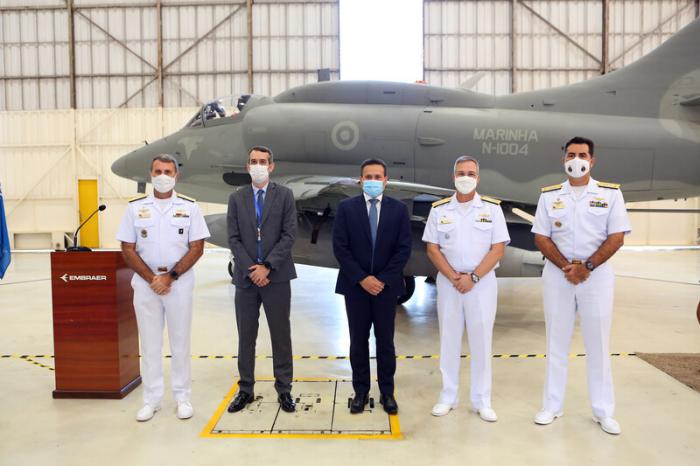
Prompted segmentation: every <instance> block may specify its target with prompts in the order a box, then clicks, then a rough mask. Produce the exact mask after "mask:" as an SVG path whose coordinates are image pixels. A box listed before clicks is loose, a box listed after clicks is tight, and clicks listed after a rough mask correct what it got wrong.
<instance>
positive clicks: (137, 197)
mask: <svg viewBox="0 0 700 466" xmlns="http://www.w3.org/2000/svg"><path fill="white" fill-rule="evenodd" d="M147 197H148V195H146V194H139V195H138V196H136V197H132V198H131V199H129V202H135V201H140V200H141V199H146V198H147Z"/></svg>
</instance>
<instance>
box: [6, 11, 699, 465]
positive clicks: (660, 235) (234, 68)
mask: <svg viewBox="0 0 700 466" xmlns="http://www.w3.org/2000/svg"><path fill="white" fill-rule="evenodd" d="M349 1H353V0H342V1H341V0H308V1H307V0H245V1H241V0H233V1H219V0H65V1H64V0H26V1H21V0H1V1H0V70H2V71H1V72H0V186H1V187H2V194H3V196H4V203H5V209H6V215H7V221H8V225H9V233H10V243H11V246H12V249H13V262H12V264H11V266H10V269H9V270H8V274H7V275H6V277H5V279H4V280H3V281H1V282H0V313H1V314H2V316H3V318H4V319H3V322H4V325H3V326H2V327H1V328H0V354H1V355H2V358H0V374H1V376H0V378H1V380H3V381H4V382H5V383H4V386H5V390H4V396H3V397H2V399H1V400H0V411H1V412H3V413H4V414H5V415H4V416H3V417H2V419H0V434H1V435H2V438H3V440H2V441H0V464H3V465H4V464H8V465H9V464H12V465H17V464H83V463H90V464H92V463H94V460H95V459H96V458H102V459H101V461H102V462H103V463H104V464H126V463H134V464H142V463H148V464H161V463H168V464H181V463H185V462H189V463H191V462H193V461H197V462H204V461H217V460H218V461H227V460H228V461H240V462H261V461H264V460H279V459H280V457H282V458H285V459H286V460H288V461H289V462H290V463H291V464H302V463H319V464H328V463H330V462H331V461H332V462H333V463H334V464H356V463H357V461H358V458H359V459H361V460H362V461H365V462H368V463H371V464H379V463H387V464H399V463H403V464H418V463H419V462H420V463H423V462H425V461H433V462H438V463H440V464H457V463H460V464H461V463H463V462H464V461H480V462H483V463H493V464H503V463H506V462H507V463H512V464H562V463H565V464H583V463H586V464H590V463H591V462H596V463H600V464H612V463H615V464H678V465H683V464H688V465H690V464H696V462H697V458H698V454H700V449H698V446H697V441H696V439H697V438H698V436H699V435H700V426H699V425H698V423H697V419H698V416H700V396H699V395H698V393H697V392H696V391H694V390H693V389H691V388H689V387H687V386H686V385H683V384H682V383H680V382H678V381H677V380H675V379H673V378H671V377H669V376H667V375H666V374H665V373H663V372H661V371H659V370H657V369H656V368H654V367H652V366H650V365H648V364H647V363H646V362H644V361H642V360H641V359H640V358H638V357H636V356H635V353H637V352H639V353H642V352H647V353H700V338H698V337H699V336H700V330H699V327H698V326H697V323H696V322H695V309H696V306H697V305H698V300H699V299H700V293H699V292H698V290H699V284H700V252H699V251H698V249H697V245H698V241H699V239H700V214H698V213H697V210H698V209H700V198H690V199H670V200H662V201H654V202H640V203H629V204H628V206H627V207H628V208H630V209H639V210H640V211H637V212H631V213H630V218H631V221H632V227H633V233H632V234H631V235H629V236H628V237H627V239H626V245H627V246H626V247H625V249H624V250H623V251H621V252H620V253H618V255H616V256H615V258H614V259H613V264H614V266H615V269H616V273H617V284H618V285H617V288H616V294H615V302H616V308H615V313H616V314H615V320H614V324H613V332H612V336H611V342H612V344H611V348H613V351H614V352H615V354H617V356H615V357H614V358H613V371H614V375H615V381H616V390H617V392H616V394H617V399H618V412H619V415H618V417H619V419H620V421H621V423H622V425H623V429H624V434H623V435H622V436H620V437H617V438H612V437H608V436H605V434H604V433H602V432H601V431H600V429H599V428H597V427H595V424H594V423H593V422H592V421H591V420H590V414H589V411H590V410H589V408H588V398H587V392H586V384H585V358H584V357H580V356H576V355H577V354H582V353H584V352H585V349H584V348H583V341H582V339H581V336H580V332H577V333H576V336H575V338H574V340H573V343H572V348H571V351H572V357H571V359H570V371H569V372H570V373H569V385H568V400H567V406H568V410H567V416H565V417H564V418H562V419H561V420H559V421H557V423H555V425H553V426H549V427H550V428H549V430H547V429H541V428H538V427H535V426H534V425H533V424H532V416H533V415H534V414H535V412H536V410H537V409H539V403H540V398H541V386H542V379H543V376H544V362H543V359H542V357H541V355H542V354H543V353H544V352H545V340H544V322H543V316H542V305H541V284H540V281H539V280H538V279H531V278H503V279H499V286H500V290H499V307H498V315H497V318H496V327H495V330H494V346H493V351H494V354H495V359H494V407H495V408H497V410H498V412H499V415H500V417H501V419H500V420H499V422H498V423H496V424H493V425H485V424H484V423H483V422H482V421H480V420H479V418H478V416H475V415H474V414H473V413H471V412H470V411H469V409H468V402H467V400H468V395H467V392H466V390H467V388H468V385H469V370H468V362H464V364H465V365H463V369H462V375H461V390H462V394H463V396H462V400H463V401H462V403H461V405H460V407H459V409H458V410H456V411H455V412H454V413H453V414H452V415H450V416H447V417H445V418H433V417H431V416H430V407H431V406H432V404H433V403H434V401H435V397H436V396H437V393H438V391H439V387H440V371H439V368H438V365H437V361H436V358H435V355H436V354H437V353H438V348H439V336H438V327H437V319H436V313H435V299H436V296H435V295H436V293H435V289H434V287H433V286H431V285H430V284H428V283H423V281H422V280H420V281H419V283H418V284H417V286H416V292H415V295H414V297H413V298H412V299H411V300H410V301H409V302H407V303H406V304H404V305H403V306H402V307H401V308H400V310H399V311H398V313H397V332H396V346H397V352H398V354H400V355H401V357H400V360H399V362H398V369H397V400H398V401H399V403H400V404H401V413H400V416H399V420H400V425H399V424H398V423H395V424H390V423H389V421H387V419H386V418H385V417H382V416H381V412H380V410H375V411H374V412H372V415H373V416H374V417H370V416H368V419H370V420H365V421H364V424H360V425H359V427H358V426H357V425H354V426H353V425H351V426H350V427H343V428H339V429H340V430H341V431H342V430H344V431H346V432H347V431H353V430H354V431H356V432H355V433H358V432H359V433H360V434H368V435H369V437H370V440H371V439H372V438H373V435H374V434H376V433H380V434H388V435H383V436H382V435H379V436H375V437H374V440H372V441H365V440H362V441H363V442H364V443H359V442H360V440H356V439H339V438H336V439H333V438H332V435H329V436H324V435H323V431H324V430H332V428H330V427H323V425H325V424H322V427H313V428H309V427H308V425H310V421H308V419H309V416H317V419H321V418H323V419H325V418H324V417H323V416H326V415H327V414H328V412H335V410H338V409H339V408H338V406H337V404H338V403H340V405H342V404H343V403H344V399H345V397H346V395H345V392H344V391H343V390H344V389H343V388H342V387H344V385H343V384H345V385H347V381H348V379H349V377H350V374H351V371H350V366H349V362H348V361H347V360H346V359H343V357H344V355H346V354H347V347H348V344H349V343H348V341H349V340H348V338H349V337H348V335H347V323H346V317H345V313H344V312H345V311H344V307H343V302H342V299H341V298H340V297H339V296H337V295H334V294H333V293H332V289H333V286H334V280H335V278H334V277H335V271H332V270H328V269H321V268H315V267H307V266H300V267H299V279H297V280H295V281H294V282H293V291H292V292H293V298H292V332H293V333H292V336H293V343H294V354H295V376H296V377H297V378H298V380H299V381H298V384H299V387H301V388H299V390H302V392H301V395H302V397H303V396H307V397H308V400H310V401H309V402H308V406H309V409H308V410H306V411H304V412H302V413H299V414H298V415H295V416H297V417H296V418H294V419H293V420H292V421H294V422H296V423H297V427H296V429H301V428H299V427H298V425H304V426H307V427H305V428H306V429H309V430H312V431H313V432H314V433H315V434H318V432H321V433H322V434H321V435H318V437H317V438H307V439H303V438H302V439H291V438H290V439H273V438H269V439H261V438H255V439H251V438H231V437H227V436H226V435H218V436H217V435H213V434H216V429H217V428H218V429H219V430H220V431H221V432H238V430H237V429H240V431H241V432H243V431H245V432H249V433H250V432H252V431H253V430H256V429H257V430H265V429H272V430H274V429H275V427H274V424H270V423H268V424H265V423H264V422H263V423H262V424H261V425H263V427H259V426H257V424H256V427H254V428H253V427H250V426H247V427H244V428H241V427H240V425H239V424H236V423H237V422H238V420H237V419H233V420H232V418H230V417H227V415H226V414H223V413H221V412H220V409H219V408H220V406H221V404H222V400H223V401H225V400H226V399H230V395H231V390H232V384H234V383H235V380H236V373H237V372H236V364H235V362H236V361H235V354H234V353H235V348H236V341H237V340H236V335H235V319H234V314H233V312H232V309H233V298H232V289H231V285H230V284H229V282H230V280H229V277H228V275H227V273H226V268H225V264H226V263H227V261H228V251H222V250H217V249H215V248H211V249H209V250H208V251H207V253H206V254H205V256H204V257H203V258H202V260H201V261H200V262H199V263H198V265H197V266H196V273H197V283H198V285H197V288H196V289H195V317H194V323H193V332H192V333H193V343H192V349H193V358H194V361H193V378H194V395H193V405H194V408H195V413H196V414H195V417H194V418H193V419H191V420H189V421H187V422H181V421H178V420H177V419H176V418H175V416H174V415H173V413H172V410H173V405H172V400H171V399H169V398H168V397H169V394H166V400H169V403H170V404H167V403H168V401H166V405H165V406H164V409H163V411H162V412H161V413H159V414H158V415H157V416H156V417H155V418H154V420H152V421H151V422H149V423H145V424H138V425H137V424H136V423H135V421H134V420H133V414H134V413H135V412H136V410H137V409H138V408H139V407H140V404H141V399H140V397H141V393H140V389H136V390H135V391H134V392H133V393H132V394H131V395H130V396H128V397H127V398H125V399H123V400H120V401H112V400H107V401H106V400H53V399H51V394H50V392H51V390H52V389H53V384H54V373H53V360H52V358H51V355H52V354H53V348H52V334H53V329H52V321H51V284H50V278H49V277H50V267H49V256H48V253H47V251H48V250H50V249H53V248H63V247H65V246H66V245H67V244H70V243H69V241H70V240H69V237H70V235H71V232H72V231H74V229H75V227H76V226H77V225H78V224H79V223H80V221H81V220H82V219H84V218H85V217H86V215H87V214H89V213H90V211H91V210H92V209H94V208H96V206H97V205H98V204H100V203H104V204H106V205H107V211H106V212H103V213H101V214H100V216H99V217H98V218H97V219H94V220H93V221H91V222H92V223H91V224H89V227H88V228H87V229H86V230H84V232H83V234H82V235H83V236H82V238H83V244H85V245H87V246H91V247H94V248H105V249H110V248H117V247H118V246H119V243H118V242H117V240H116V239H115V234H116V230H117V228H118V225H119V221H120V219H121V217H122V215H123V213H124V211H125V207H126V205H127V202H128V199H129V198H131V197H132V196H134V195H135V194H136V191H137V186H136V183H135V182H133V181H128V180H125V179H123V178H120V177H117V176H116V175H114V174H113V173H112V172H111V170H110V166H111V164H112V163H113V162H114V160H116V159H117V158H118V157H120V156H121V155H124V154H125V153H127V152H129V151H131V150H133V149H135V148H138V147H140V146H142V145H143V144H144V142H145V141H153V140H156V139H159V138H161V137H163V136H165V135H168V134H170V133H172V132H173V131H175V130H177V129H179V128H181V127H182V126H184V125H185V123H186V122H187V121H188V120H189V119H190V118H191V117H192V115H194V114H195V113H196V112H197V110H198V109H199V108H200V107H201V106H202V105H203V104H205V103H206V102H209V101H211V100H212V99H215V98H218V97H221V96H228V95H239V94H247V93H255V94H262V95H268V96H274V95H275V94H277V93H279V92H281V91H283V90H286V89H289V88H291V87H293V86H297V85H301V84H306V83H312V82H316V81H318V80H327V79H330V80H337V79H341V78H342V76H343V74H342V73H343V70H341V69H340V54H341V52H342V46H341V45H342V44H341V35H342V34H344V31H341V30H340V27H339V17H340V15H342V14H343V4H344V3H345V2H349ZM370 3H371V2H368V7H367V8H368V11H367V14H368V15H371V14H372V10H371V5H370ZM419 3H420V8H422V11H423V19H424V20H423V31H422V34H423V44H424V47H423V51H422V53H423V76H416V77H415V79H416V80H421V79H422V80H424V81H426V82H427V83H429V84H433V85H438V86H445V87H453V88H457V87H465V88H468V89H471V90H474V91H478V92H484V93H489V94H494V95H504V94H509V93H513V92H524V91H528V90H534V89H543V88H549V87H554V86H560V85H565V84H571V83H575V82H580V81H583V80H586V79H590V78H592V77H595V76H598V75H600V74H604V73H610V72H614V71H615V70H617V69H619V68H622V67H623V66H625V65H628V64H630V63H633V62H634V61H635V60H637V59H639V58H640V57H642V56H644V55H645V54H646V53H648V52H650V51H651V50H653V49H654V48H655V47H657V46H658V45H659V44H661V43H663V42H664V41H665V40H667V39H668V38H669V37H671V36H672V35H673V34H674V33H675V32H677V31H678V30H680V29H681V28H682V27H683V26H685V25H687V24H688V23H690V22H691V21H692V20H693V19H694V18H697V17H698V16H700V1H698V0H552V1H545V0H539V1H530V0H422V2H419ZM397 8H398V7H397ZM395 20H397V19H395V18H387V21H395ZM399 20H400V17H399ZM678 169H679V170H682V169H683V167H678ZM606 181H611V182H615V180H606ZM149 189H150V188H149ZM623 190H624V186H623ZM653 209H663V210H667V209H670V210H674V209H678V210H687V211H688V212H687V213H669V212H644V210H653ZM202 210H203V211H204V213H205V214H209V213H220V212H225V210H226V206H223V205H217V204H202ZM90 229H92V230H90ZM329 272H331V273H329ZM318 290H324V291H323V292H322V293H319V291H318ZM263 327H264V324H263ZM464 353H465V361H468V359H467V357H466V355H467V354H468V347H467V346H466V344H465V345H464ZM164 354H168V349H167V342H166V346H165V348H164ZM258 354H259V355H261V357H260V360H259V361H258V363H259V364H258V369H257V371H258V374H259V376H260V378H261V379H265V378H266V377H268V378H269V377H270V376H271V375H272V361H271V359H269V358H267V357H266V356H265V355H270V354H271V348H270V342H269V335H268V333H267V331H266V330H264V329H263V330H262V331H261V334H260V341H259V343H258ZM373 364H374V363H373ZM168 366H169V364H167V363H166V364H164V367H165V368H166V384H167V383H168V377H167V370H168ZM465 368H466V369H465ZM319 381H324V383H329V384H333V387H334V390H340V392H339V393H341V395H340V396H338V395H337V393H334V395H333V396H331V395H330V394H329V393H330V392H328V387H324V388H316V387H315V386H314V385H313V384H314V383H316V382H319ZM338 387H341V388H338ZM373 390H374V389H373ZM166 393H167V389H166ZM311 395H314V396H311ZM373 395H374V396H375V397H376V396H378V394H373ZM315 399H318V400H320V401H319V402H318V403H317V404H315V402H314V400H315ZM328 406H332V407H333V408H332V410H331V411H328V409H329V408H328ZM265 409H266V406H262V405H261V406H260V412H261V413H262V412H265V413H266V414H265V416H267V415H270V413H269V412H267V411H265ZM341 411H342V410H341ZM339 412H340V411H339ZM273 414H274V413H273ZM217 415H218V417H217ZM377 415H379V416H377ZM261 416H262V414H261ZM305 416H306V417H305ZM251 419H252V417H251ZM258 421H259V417H258V418H257V419H256V420H255V422H258ZM341 421H342V420H341ZM242 422H247V421H242ZM294 422H292V423H291V424H294ZM314 422H315V421H314ZM339 422H340V421H339ZM353 422H354V421H353ZM311 424H312V423H311ZM221 425H224V427H221ZM314 425H316V424H314ZM339 425H341V424H339ZM217 426H219V427H217ZM226 426H228V427H226ZM231 426H233V427H231ZM227 429H228V430H227ZM246 429H247V430H246ZM294 429H295V428H289V427H280V428H279V433H280V434H281V435H282V436H284V435H286V434H289V432H297V431H296V430H294ZM301 430H303V429H301ZM336 433H337V432H336ZM205 434H207V435H205ZM360 434H358V435H360ZM290 436H291V435H290ZM216 437H221V438H216ZM358 443H359V444H358ZM349 448H350V449H355V448H357V449H358V451H359V453H357V454H354V455H353V454H350V455H348V449H349ZM360 449H361V450H360Z"/></svg>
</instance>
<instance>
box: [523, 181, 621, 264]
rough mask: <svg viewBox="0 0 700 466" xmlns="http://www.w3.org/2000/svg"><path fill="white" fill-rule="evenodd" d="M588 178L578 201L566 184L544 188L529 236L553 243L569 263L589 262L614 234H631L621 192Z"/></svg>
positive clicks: (569, 186) (567, 183)
mask: <svg viewBox="0 0 700 466" xmlns="http://www.w3.org/2000/svg"><path fill="white" fill-rule="evenodd" d="M605 185H608V186H611V185H609V184H607V183H600V184H599V182H598V181H596V180H594V179H593V178H591V179H590V180H589V182H588V185H587V186H586V190H585V192H584V193H583V194H582V195H581V197H579V198H578V199H577V198H576V196H574V193H573V190H572V188H571V185H570V184H569V182H568V181H566V182H564V183H562V184H561V185H557V186H560V187H559V188H558V189H557V186H554V187H552V188H553V189H551V190H549V191H547V188H543V191H544V192H542V194H540V200H539V202H538V203H537V212H535V223H534V225H533V227H532V232H533V233H537V234H539V235H543V236H547V237H550V238H551V239H552V241H553V242H554V244H555V245H556V246H557V249H559V252H561V254H562V255H563V256H564V257H565V258H566V259H567V260H568V261H572V260H581V261H586V260H588V259H589V258H590V257H591V256H592V255H593V253H595V252H596V251H597V250H598V248H599V247H600V245H601V244H603V242H604V241H605V240H606V239H607V238H608V236H609V235H611V234H613V233H625V234H628V233H630V232H631V231H632V227H631V226H630V222H629V217H628V216H627V209H625V200H624V199H623V198H622V192H621V191H620V190H619V189H616V188H614V187H605Z"/></svg>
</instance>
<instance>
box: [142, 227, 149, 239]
mask: <svg viewBox="0 0 700 466" xmlns="http://www.w3.org/2000/svg"><path fill="white" fill-rule="evenodd" d="M141 238H148V230H145V229H144V230H141Z"/></svg>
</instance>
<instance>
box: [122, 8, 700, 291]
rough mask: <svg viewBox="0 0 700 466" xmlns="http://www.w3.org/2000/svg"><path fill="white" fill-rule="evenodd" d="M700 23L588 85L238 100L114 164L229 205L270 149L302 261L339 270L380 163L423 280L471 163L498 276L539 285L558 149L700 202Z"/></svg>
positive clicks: (621, 177) (558, 173)
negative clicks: (535, 219)
mask: <svg viewBox="0 0 700 466" xmlns="http://www.w3.org/2000/svg"><path fill="white" fill-rule="evenodd" d="M698 44H700V19H696V20H695V21H693V22H692V23H691V24H689V25H688V26H687V27H685V28H684V29H683V30H681V31H680V32H678V33H677V34H676V35H675V36H673V37H672V38H670V39H669V40H667V41H666V42H665V43H664V44H662V45H661V46H660V47H658V48H657V49H656V50H654V51H653V52H651V53H649V54H648V55H646V56H645V57H643V58H642V59H640V60H639V61H637V62H636V63H633V64H632V65H630V66H627V67H625V68H623V69H620V70H617V71H614V72H612V73H610V74H607V75H604V76H600V77H597V78H594V79H591V80H589V81H586V82H582V83H578V84H573V85H568V86H563V87H559V88H553V89H548V90H540V91H533V92H523V93H519V94H513V95H507V96H501V97H494V96H491V95H485V94H478V93H475V92H471V91H468V90H464V89H446V88H440V87H433V86H428V85H423V84H406V83H392V82H374V81H335V82H322V83H315V84H308V85H304V86H300V87H296V88H293V89H290V90H287V91H285V92H282V93H281V94H279V95H277V96H275V97H266V96H261V95H241V96H235V97H229V98H225V99H217V100H215V101H213V102H211V103H209V104H206V105H204V106H203V107H202V108H201V109H200V110H199V111H198V112H197V113H196V114H195V115H194V116H193V117H192V119H191V120H190V121H189V122H188V123H187V124H186V125H185V127H184V128H182V129H181V130H179V131H177V132H176V133H173V134H171V135H169V136H167V137H165V138H163V139H160V140H158V141H155V142H152V143H150V144H147V145H145V146H144V147H141V148H139V149H137V150H135V151H133V152H131V153H130V154H128V155H125V156H123V157H121V158H120V159H118V160H117V161H116V162H114V164H113V165H112V171H113V172H114V173H116V174H117V175H120V176H123V177H126V178H129V179H132V180H135V181H137V182H138V183H139V186H140V188H141V189H145V183H146V182H148V181H149V179H148V166H149V163H150V161H151V159H152V158H153V156H155V155H156V154H159V153H169V154H172V155H174V156H175V157H176V158H177V159H178V161H179V163H180V170H181V178H180V181H179V182H178V187H177V189H178V191H179V192H182V193H184V194H187V195H190V196H193V197H196V198H197V199H198V200H200V201H206V202H215V203H227V201H228V197H229V194H230V193H231V192H232V190H233V189H235V187H237V186H242V185H246V184H248V183H250V178H249V176H248V175H247V173H246V168H245V162H246V159H247V152H248V148H250V147H252V146H254V145H265V146H268V147H270V148H271V149H272V150H273V152H274V155H275V162H276V169H275V172H274V173H273V180H274V181H275V182H277V183H281V184H283V185H285V186H288V187H289V188H291V189H292V190H293V192H294V195H295V198H296V201H297V208H298V212H299V237H298V239H297V242H296V245H295V249H294V258H295V260H296V261H297V262H298V263H302V264H310V265H318V266H326V267H336V266H337V265H336V263H335V260H334V257H333V254H332V250H331V241H330V238H331V233H330V230H331V227H332V218H333V213H334V211H335V208H336V206H337V204H338V202H340V201H341V200H342V199H344V198H346V197H348V196H352V195H355V194H358V193H359V192H360V188H359V186H358V183H357V177H358V175H359V166H360V163H361V162H362V160H363V159H366V158H368V157H380V158H382V159H384V160H385V161H386V162H387V164H388V174H389V177H390V178H391V181H390V183H389V185H388V187H387V191H386V193H387V194H388V195H390V196H394V197H397V198H399V199H401V200H403V201H404V202H405V203H406V204H407V206H408V208H409V211H410V212H411V214H412V223H413V236H414V253H413V254H412V258H411V261H410V262H409V264H408V265H407V267H406V270H405V273H406V276H407V277H406V281H407V285H408V287H409V289H410V292H409V293H408V294H407V296H405V297H404V298H402V300H406V299H408V298H409V297H410V295H411V293H412V290H413V285H414V278H413V277H414V276H419V275H420V276H426V275H427V276H430V275H432V274H434V269H433V267H432V265H431V264H430V263H429V261H428V260H427V258H426V256H425V252H424V245H423V244H422V242H421V241H420V238H421V235H422V231H423V227H424V222H425V219H426V218H427V215H428V212H429V210H430V204H431V202H432V201H434V200H436V199H439V198H440V197H444V196H449V195H451V194H452V193H453V181H452V166H453V162H454V160H455V158H456V157H458V156H459V155H462V154H469V155H472V156H475V157H476V158H477V159H478V160H479V161H480V165H481V182H480V185H479V187H478V188H477V189H478V191H479V192H481V193H483V194H488V195H490V196H495V197H498V198H500V199H502V201H503V202H502V207H503V210H504V213H505V214H506V219H507V221H508V223H509V230H510V233H511V237H512V239H513V241H512V243H511V246H510V247H508V248H507V252H506V255H505V257H504V259H503V260H502V261H501V267H500V268H499V269H498V270H497V273H498V274H499V275H500V276H537V275H539V274H540V272H541V267H542V264H543V262H542V257H541V255H540V254H539V253H537V252H536V251H535V248H534V246H533V241H532V235H531V234H530V233H529V229H530V222H531V220H532V213H533V212H534V209H535V205H536V202H537V199H538V196H539V194H540V187H542V186H545V185H548V184H553V183H558V182H561V180H562V179H564V178H565V176H564V173H563V171H562V170H563V169H562V166H561V157H562V145H563V143H564V142H565V141H566V140H568V139H569V138H570V137H572V136H575V135H581V136H587V137H590V138H592V139H593V140H594V141H595V142H596V151H595V152H596V155H597V157H598V163H597V165H596V168H595V171H594V176H595V177H596V178H597V179H599V180H604V181H610V182H615V183H621V184H622V189H623V192H624V195H625V198H626V200H627V201H645V200H656V199H671V198H685V197H692V196H697V195H700V52H699V51H698V50H699V49H698ZM206 220H207V223H208V225H209V227H210V230H211V233H212V237H211V239H210V242H212V243H214V244H216V245H219V246H222V247H227V246H228V244H227V234H226V218H225V215H210V216H207V219H206Z"/></svg>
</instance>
